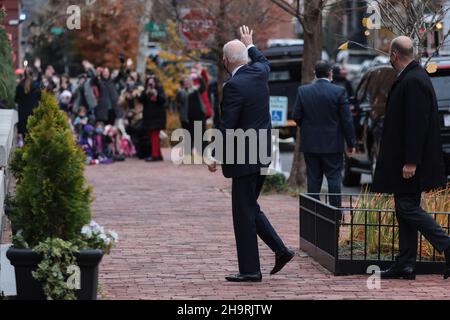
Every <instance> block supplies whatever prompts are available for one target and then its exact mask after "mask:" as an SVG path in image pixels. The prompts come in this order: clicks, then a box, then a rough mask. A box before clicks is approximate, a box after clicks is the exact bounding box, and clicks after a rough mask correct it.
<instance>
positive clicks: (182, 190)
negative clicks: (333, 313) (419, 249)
mask: <svg viewBox="0 0 450 320" xmlns="http://www.w3.org/2000/svg"><path fill="white" fill-rule="evenodd" d="M164 154H165V156H166V159H169V152H168V150H164ZM86 175H87V178H88V181H89V183H91V184H92V185H93V187H94V195H95V201H94V204H93V214H94V216H95V219H96V220H97V221H98V222H99V223H100V224H102V225H104V226H105V227H106V228H107V229H111V230H114V231H117V232H118V233H119V237H120V239H119V243H118V245H117V247H116V248H115V249H114V250H113V251H112V253H111V255H109V256H106V257H105V258H104V259H103V261H102V264H101V265H100V282H101V284H102V287H103V289H102V291H103V293H104V296H105V298H106V299H120V300H125V299H151V300H155V299H165V300H166V299H190V300H191V299H192V300H196V299H238V300H239V299H290V300H293V299H450V281H444V280H443V279H442V276H439V275H433V276H418V279H417V280H416V281H412V282H410V281H404V280H392V281H383V282H382V283H381V287H382V288H381V289H380V290H369V289H367V285H366V280H367V277H365V276H346V277H334V276H333V275H332V274H331V273H330V272H328V271H327V270H326V269H324V268H323V267H322V266H320V265H319V264H318V263H316V262H315V261H314V260H313V259H312V258H310V257H308V256H307V255H306V254H305V253H303V252H302V251H300V250H299V239H298V228H299V226H298V199H296V198H294V197H290V196H287V195H264V196H262V197H261V199H260V203H261V206H262V209H263V211H264V212H265V213H266V215H267V216H268V217H269V219H270V220H271V222H272V223H273V225H274V226H275V228H276V230H277V231H278V233H279V234H280V235H281V237H282V238H283V240H284V241H285V243H286V244H287V245H288V246H290V247H291V248H293V249H295V251H296V253H297V256H296V258H295V259H294V261H293V262H291V263H290V264H289V265H288V266H286V268H285V269H284V270H283V271H282V272H281V273H280V274H278V275H275V276H270V275H269V272H270V270H271V268H272V267H273V264H274V256H273V254H272V252H271V251H270V249H268V248H267V247H266V246H265V245H264V244H263V243H262V241H260V255H261V265H262V272H263V282H262V283H256V284H236V283H228V282H226V281H225V280H224V276H226V275H228V274H230V273H235V272H236V271H237V258H236V248H235V240H234V234H233V226H232V216H231V197H230V187H231V181H230V180H227V179H225V178H223V176H222V174H221V172H217V173H216V174H210V173H209V172H208V170H207V168H206V167H204V166H179V167H178V166H175V165H173V164H172V163H171V162H170V161H168V160H166V161H165V162H162V163H145V162H144V161H138V160H135V159H132V160H127V161H126V162H123V163H115V164H112V165H109V166H106V165H105V166H93V167H88V168H87V169H86Z"/></svg>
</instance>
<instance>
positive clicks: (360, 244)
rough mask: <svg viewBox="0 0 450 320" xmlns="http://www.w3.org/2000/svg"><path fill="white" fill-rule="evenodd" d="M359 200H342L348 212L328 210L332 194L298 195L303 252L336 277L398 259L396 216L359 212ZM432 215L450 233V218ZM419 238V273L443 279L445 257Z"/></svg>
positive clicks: (443, 214) (388, 212)
mask: <svg viewBox="0 0 450 320" xmlns="http://www.w3.org/2000/svg"><path fill="white" fill-rule="evenodd" d="M316 197H319V198H320V200H317V199H316ZM358 197H359V195H342V198H343V199H342V200H343V205H344V208H336V207H333V206H331V205H329V198H330V194H301V195H300V249H301V250H303V251H305V252H306V253H308V254H309V255H310V256H311V257H313V258H314V259H315V260H316V261H317V262H319V263H320V264H321V265H322V266H324V267H325V268H326V269H328V270H329V271H331V272H332V273H333V274H334V275H336V276H338V275H350V274H367V268H368V267H369V266H374V265H375V266H378V267H380V269H382V270H383V269H386V268H388V267H389V266H390V265H391V264H392V263H393V262H394V261H395V257H396V255H397V251H398V245H397V242H398V224H397V222H396V220H395V212H394V211H393V210H375V209H373V210H372V209H369V210H367V209H365V210H364V209H363V210H361V209H358V208H356V202H357V199H358ZM431 214H432V215H433V216H434V218H435V219H439V220H440V221H445V223H444V224H442V222H441V225H442V227H443V228H444V230H446V231H447V233H448V232H449V230H450V218H449V215H450V213H446V212H440V213H431ZM386 221H389V223H387V222H386ZM386 239H389V240H386ZM419 239H420V243H419V246H418V258H417V264H416V273H417V274H442V273H443V272H444V270H445V261H444V260H443V256H440V255H439V254H438V253H437V252H436V251H435V250H434V249H433V248H432V247H431V245H430V244H429V243H428V242H427V241H426V240H425V239H424V238H423V236H422V235H420V238H419ZM424 253H426V254H424Z"/></svg>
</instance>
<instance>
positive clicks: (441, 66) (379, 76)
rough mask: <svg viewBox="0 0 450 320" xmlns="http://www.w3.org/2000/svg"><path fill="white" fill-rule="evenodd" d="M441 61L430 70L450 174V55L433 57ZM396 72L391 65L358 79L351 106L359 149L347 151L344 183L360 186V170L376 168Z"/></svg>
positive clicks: (370, 171)
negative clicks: (350, 153)
mask: <svg viewBox="0 0 450 320" xmlns="http://www.w3.org/2000/svg"><path fill="white" fill-rule="evenodd" d="M432 62H434V63H436V64H437V65H438V70H437V72H435V73H431V74H429V76H430V78H431V81H432V83H433V85H434V88H435V91H436V95H437V99H438V105H439V114H440V117H441V137H442V138H441V139H442V144H443V150H444V155H445V162H446V168H447V174H448V175H450V58H449V57H447V58H445V57H439V58H433V59H432ZM396 77H397V73H396V72H395V70H394V69H393V68H392V67H391V66H389V65H382V66H376V67H373V68H371V69H369V70H368V71H367V72H366V73H365V74H364V76H363V77H362V79H361V82H360V83H359V85H358V87H357V90H356V94H355V97H353V98H351V99H350V100H351V110H352V114H353V121H354V125H355V130H356V140H357V146H356V149H357V152H356V153H355V154H354V155H349V154H346V155H345V165H344V179H343V183H344V185H345V186H348V187H351V186H358V185H359V183H360V180H361V174H362V173H366V174H372V176H373V173H374V171H375V167H376V161H377V155H378V150H379V146H380V140H381V134H382V129H383V119H384V115H385V107H386V100H387V95H388V93H389V90H390V89H391V87H392V84H393V82H394V81H395V78H396Z"/></svg>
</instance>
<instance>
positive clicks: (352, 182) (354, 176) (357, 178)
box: [342, 155, 361, 187]
mask: <svg viewBox="0 0 450 320" xmlns="http://www.w3.org/2000/svg"><path fill="white" fill-rule="evenodd" d="M349 160H350V159H349V158H348V157H347V155H345V156H344V176H343V179H342V183H343V185H344V186H345V187H358V186H359V185H360V182H361V174H360V173H355V172H352V171H351V164H350V161H349Z"/></svg>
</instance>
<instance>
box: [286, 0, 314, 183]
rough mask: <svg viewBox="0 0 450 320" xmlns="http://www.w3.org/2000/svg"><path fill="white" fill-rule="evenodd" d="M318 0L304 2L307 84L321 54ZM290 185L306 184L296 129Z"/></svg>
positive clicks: (298, 132) (304, 59)
mask: <svg viewBox="0 0 450 320" xmlns="http://www.w3.org/2000/svg"><path fill="white" fill-rule="evenodd" d="M320 3H321V1H320V0H310V1H305V2H304V16H303V21H302V25H303V29H304V41H305V46H304V52H303V64H302V84H309V83H311V82H312V81H313V80H314V65H315V63H316V61H318V60H320V59H321V56H322V12H321V9H320ZM288 183H289V186H290V187H294V188H295V187H300V186H304V185H305V184H306V165H305V159H304V157H303V154H302V153H301V152H300V130H299V129H297V140H296V144H295V151H294V161H293V164H292V169H291V174H290V176H289V181H288Z"/></svg>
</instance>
